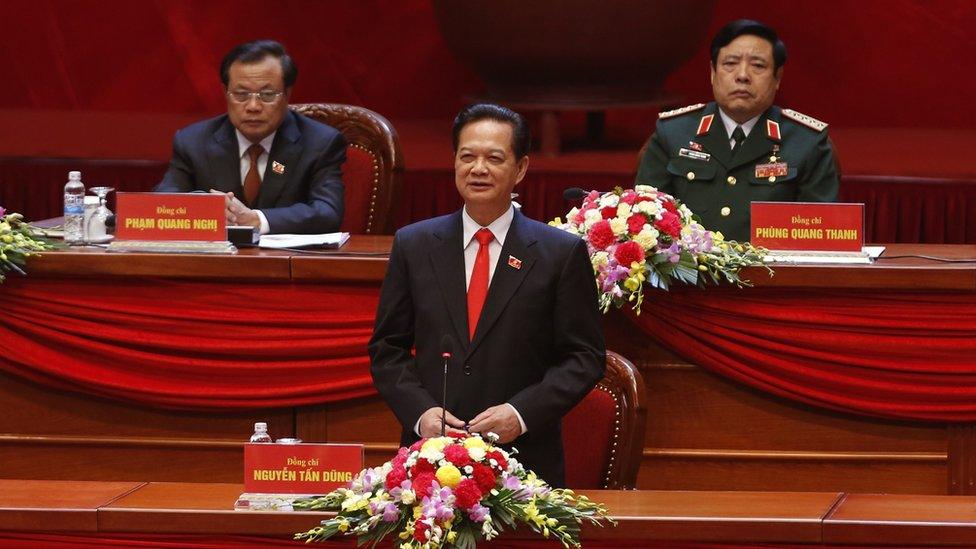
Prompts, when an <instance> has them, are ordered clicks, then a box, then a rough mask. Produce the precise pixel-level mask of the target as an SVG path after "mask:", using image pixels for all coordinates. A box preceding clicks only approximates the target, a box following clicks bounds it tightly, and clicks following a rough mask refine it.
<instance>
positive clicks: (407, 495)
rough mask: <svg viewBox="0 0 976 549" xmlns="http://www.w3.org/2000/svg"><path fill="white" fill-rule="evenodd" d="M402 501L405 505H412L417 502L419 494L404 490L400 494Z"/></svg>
mask: <svg viewBox="0 0 976 549" xmlns="http://www.w3.org/2000/svg"><path fill="white" fill-rule="evenodd" d="M400 501H402V502H403V504H404V505H410V504H411V503H413V502H415V501H417V494H416V493H415V492H414V491H413V490H403V491H401V492H400Z"/></svg>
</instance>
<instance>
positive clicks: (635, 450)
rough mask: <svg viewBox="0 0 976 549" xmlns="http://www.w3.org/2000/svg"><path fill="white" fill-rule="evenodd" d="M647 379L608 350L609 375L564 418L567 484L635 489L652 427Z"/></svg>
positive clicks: (579, 486) (625, 360) (584, 487)
mask: <svg viewBox="0 0 976 549" xmlns="http://www.w3.org/2000/svg"><path fill="white" fill-rule="evenodd" d="M646 398H647V397H646V390H645V388H644V378H643V377H641V375H640V372H639V371H637V368H635V367H634V365H633V364H631V363H630V361H629V360H627V359H626V358H624V357H622V356H620V355H618V354H617V353H614V352H612V351H607V371H606V373H605V374H604V376H603V379H602V380H600V382H599V383H598V384H597V386H596V387H594V388H593V390H592V391H590V394H588V395H587V396H586V397H585V398H584V399H583V400H582V402H580V403H579V404H577V405H576V407H575V408H573V409H572V410H570V412H569V413H568V414H567V415H566V417H564V418H563V446H564V448H565V451H566V485H567V486H569V487H570V488H576V489H612V490H633V489H636V488H637V473H638V471H639V469H640V464H641V459H642V456H643V451H644V428H645V423H646V422H647V409H646V405H645V402H644V401H645V399H646Z"/></svg>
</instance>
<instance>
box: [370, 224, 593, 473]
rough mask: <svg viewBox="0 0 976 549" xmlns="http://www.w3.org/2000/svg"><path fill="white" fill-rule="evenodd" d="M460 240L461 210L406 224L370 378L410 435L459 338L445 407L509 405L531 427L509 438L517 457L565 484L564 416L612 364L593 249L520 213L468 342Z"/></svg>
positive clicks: (385, 291)
mask: <svg viewBox="0 0 976 549" xmlns="http://www.w3.org/2000/svg"><path fill="white" fill-rule="evenodd" d="M462 235H463V232H462V227H461V212H457V213H454V214H451V215H447V216H443V217H438V218H434V219H429V220H426V221H422V222H419V223H415V224H413V225H410V226H407V227H404V228H403V229H400V230H399V231H397V233H396V236H395V237H394V242H393V250H392V252H391V254H390V262H389V267H388V270H387V273H386V279H385V280H384V281H383V288H382V291H381V293H380V303H379V307H378V310H377V314H376V326H375V330H374V332H373V337H372V339H371V341H370V344H369V353H370V358H371V360H372V374H373V383H374V384H375V385H376V388H377V390H378V391H379V392H380V394H381V395H382V396H383V398H384V399H385V400H386V401H387V403H388V404H389V405H390V407H391V408H392V409H393V412H394V413H395V414H396V416H397V418H398V419H399V420H400V423H401V425H402V426H403V433H402V440H401V442H402V443H403V444H405V445H406V444H410V443H412V442H413V441H415V440H417V435H416V434H415V433H414V431H413V428H414V425H416V423H417V420H418V419H419V418H420V415H421V414H423V412H424V411H426V410H427V409H429V408H431V407H433V406H438V405H440V402H441V391H442V383H443V362H442V359H441V352H442V349H440V342H441V338H442V337H443V336H444V335H445V334H447V335H449V336H451V338H452V339H453V340H454V341H455V342H456V343H455V349H454V356H453V357H452V359H451V362H450V369H449V373H448V376H447V377H448V397H447V409H448V410H450V411H451V413H453V414H454V415H455V416H457V417H458V418H460V419H462V420H465V421H468V420H471V419H472V418H474V416H475V415H477V414H478V413H480V412H482V411H483V410H485V409H486V408H488V407H490V406H494V405H497V404H502V403H505V402H508V403H510V404H512V405H513V406H514V407H515V409H517V410H518V411H519V413H520V414H521V416H522V419H523V420H524V421H525V424H526V427H527V431H526V433H525V434H523V435H522V436H520V437H518V438H517V439H516V440H515V441H514V442H513V443H512V445H513V446H515V447H517V448H518V450H519V454H518V456H517V458H518V459H519V461H521V462H522V463H523V465H525V466H526V468H528V469H532V470H535V471H536V472H537V473H538V474H539V475H540V476H541V477H542V478H544V479H545V480H547V481H548V482H550V483H553V484H555V485H557V486H559V485H562V484H563V482H564V481H563V478H564V473H563V469H564V467H563V452H562V436H561V432H560V423H561V419H562V417H563V415H564V414H565V413H566V412H568V411H569V410H570V409H571V408H572V407H573V406H575V405H576V403H577V402H579V401H580V400H581V399H582V398H583V397H584V396H586V394H587V393H588V392H589V391H590V389H592V388H593V386H594V385H595V384H596V383H597V381H599V380H600V378H601V377H602V376H603V371H604V367H605V363H604V361H605V359H606V350H605V347H604V342H603V333H602V331H601V326H600V313H599V310H598V308H597V296H596V288H595V285H594V284H595V283H594V279H593V269H592V267H591V265H590V261H589V256H588V255H587V251H586V244H585V243H584V242H583V241H582V240H581V239H580V238H579V237H577V236H574V235H571V234H569V233H566V232H564V231H561V230H559V229H555V228H553V227H549V226H548V225H545V224H543V223H539V222H537V221H533V220H530V219H528V218H526V217H524V216H523V215H522V214H520V213H518V211H516V213H515V217H514V219H513V220H512V225H511V228H510V229H509V232H508V235H507V236H506V238H505V244H504V245H503V247H502V251H501V254H500V255H499V260H498V264H497V265H496V267H495V271H494V274H493V276H492V280H491V285H490V286H489V288H488V295H487V297H486V300H485V305H484V309H483V310H482V313H481V318H480V320H479V321H478V327H477V331H476V332H475V335H474V339H473V340H472V341H471V342H470V343H469V341H468V321H467V297H466V295H467V293H466V289H465V273H464V255H463V249H462V239H463V236H462ZM509 257H514V258H516V259H517V260H519V261H521V266H520V267H519V268H516V267H514V266H512V265H510V264H509V259H508V258H509ZM414 346H415V347H416V358H414V356H413V355H412V354H411V348H413V347H414Z"/></svg>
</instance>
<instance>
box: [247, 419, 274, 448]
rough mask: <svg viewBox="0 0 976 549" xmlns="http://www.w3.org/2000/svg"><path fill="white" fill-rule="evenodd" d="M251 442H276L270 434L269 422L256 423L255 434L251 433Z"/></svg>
mask: <svg viewBox="0 0 976 549" xmlns="http://www.w3.org/2000/svg"><path fill="white" fill-rule="evenodd" d="M251 442H268V443H270V442H274V441H273V440H271V435H269V434H268V424H267V423H264V422H263V421H259V422H257V423H255V424H254V434H253V435H251Z"/></svg>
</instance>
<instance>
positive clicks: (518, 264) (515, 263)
mask: <svg viewBox="0 0 976 549" xmlns="http://www.w3.org/2000/svg"><path fill="white" fill-rule="evenodd" d="M508 266H509V267H512V268H513V269H516V270H517V269H521V268H522V260H521V259H519V258H517V257H515V256H514V255H510V256H508Z"/></svg>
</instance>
